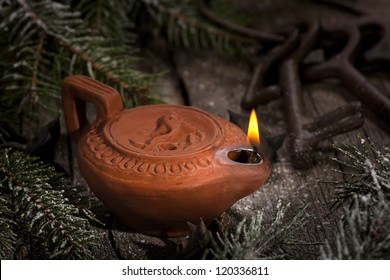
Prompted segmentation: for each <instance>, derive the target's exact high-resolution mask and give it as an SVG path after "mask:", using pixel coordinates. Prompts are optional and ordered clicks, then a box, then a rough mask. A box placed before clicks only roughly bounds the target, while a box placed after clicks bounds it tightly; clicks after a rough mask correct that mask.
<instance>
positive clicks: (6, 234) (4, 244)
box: [0, 184, 16, 260]
mask: <svg viewBox="0 0 390 280" xmlns="http://www.w3.org/2000/svg"><path fill="white" fill-rule="evenodd" d="M1 186H2V185H1V184H0V191H1V192H3V190H2V189H1ZM14 224H15V223H14V221H13V220H12V211H11V209H10V208H9V207H8V203H7V201H6V199H4V198H3V196H2V195H1V196H0V259H1V260H4V259H6V258H7V257H8V255H10V254H11V253H12V252H13V251H14V244H15V240H16V234H15V233H14V232H13V230H12V228H11V226H13V225H14Z"/></svg>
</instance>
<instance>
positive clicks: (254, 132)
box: [247, 109, 260, 147]
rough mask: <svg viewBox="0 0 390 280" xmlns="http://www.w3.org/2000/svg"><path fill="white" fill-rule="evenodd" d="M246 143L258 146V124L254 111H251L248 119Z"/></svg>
mask: <svg viewBox="0 0 390 280" xmlns="http://www.w3.org/2000/svg"><path fill="white" fill-rule="evenodd" d="M247 135H248V142H249V143H250V144H251V145H252V146H255V147H258V146H259V145H260V132H259V123H258V121H257V116H256V111H255V109H252V112H251V115H250V117H249V125H248V133H247Z"/></svg>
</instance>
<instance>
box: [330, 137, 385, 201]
mask: <svg viewBox="0 0 390 280" xmlns="http://www.w3.org/2000/svg"><path fill="white" fill-rule="evenodd" d="M359 139H360V146H361V147H356V146H354V145H344V146H342V147H337V150H338V151H339V152H340V157H339V158H334V159H333V160H334V161H336V162H337V163H339V164H340V166H341V171H339V170H335V171H336V172H341V174H342V175H343V177H344V178H343V181H341V182H335V183H334V184H335V198H334V203H333V207H339V206H341V205H343V204H344V203H346V202H347V201H351V202H352V203H354V202H355V201H356V200H354V199H353V197H355V196H356V195H357V196H366V195H370V196H371V197H372V199H371V201H372V202H373V203H376V202H377V201H379V200H380V199H385V200H390V148H389V146H386V145H385V146H383V150H382V151H381V150H380V149H379V148H378V147H376V146H375V144H374V143H373V142H372V141H371V140H370V139H369V138H368V139H363V138H361V137H359ZM341 156H344V157H345V159H341Z"/></svg>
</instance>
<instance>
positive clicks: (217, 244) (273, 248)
mask: <svg viewBox="0 0 390 280" xmlns="http://www.w3.org/2000/svg"><path fill="white" fill-rule="evenodd" d="M289 208H290V204H288V205H287V206H282V204H281V202H280V201H279V202H278V204H277V209H276V211H277V212H276V216H275V218H274V220H273V221H272V223H271V224H265V223H264V221H263V214H264V213H263V212H258V213H257V214H256V215H255V216H254V218H252V219H251V220H250V221H249V224H248V222H247V220H243V221H241V222H240V223H239V224H238V225H237V228H236V229H235V231H234V232H233V233H232V234H225V235H224V236H220V235H217V237H216V238H212V239H211V242H212V243H211V244H212V245H211V248H209V249H208V250H206V252H205V255H204V258H206V257H208V256H211V257H212V258H213V259H259V258H260V259H261V258H285V257H286V256H285V251H284V249H283V246H286V245H289V244H292V243H293V240H292V236H293V234H294V233H295V232H296V230H298V229H299V228H301V227H302V226H304V224H305V223H306V222H307V219H306V218H307V216H306V214H305V209H303V210H301V211H300V212H299V213H298V214H297V215H295V216H294V217H293V218H292V219H291V220H290V221H286V220H287V218H286V213H287V212H288V211H287V210H288V209H289Z"/></svg>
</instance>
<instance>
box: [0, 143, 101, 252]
mask: <svg viewBox="0 0 390 280" xmlns="http://www.w3.org/2000/svg"><path fill="white" fill-rule="evenodd" d="M66 188H67V186H66V185H64V183H63V181H62V179H61V177H60V176H59V175H58V174H57V173H55V172H54V169H53V168H51V167H50V166H47V165H43V164H41V163H40V162H38V161H37V158H34V157H31V156H29V155H27V154H24V153H22V152H19V151H15V152H12V151H11V150H9V149H2V150H1V151H0V191H1V192H0V194H1V198H2V199H1V202H2V204H4V205H3V206H2V208H5V209H6V211H7V212H8V213H9V212H10V211H11V212H12V214H13V215H12V216H13V221H14V222H15V223H16V224H17V231H13V232H14V233H13V234H10V233H9V234H8V236H9V238H8V243H4V242H2V243H1V244H5V245H4V246H1V247H0V252H1V254H5V252H6V251H7V250H10V249H11V247H10V244H13V242H14V239H13V237H14V236H16V235H17V236H23V235H25V234H29V235H30V236H31V237H32V239H33V241H34V240H35V241H37V244H44V247H42V248H41V249H42V252H45V253H47V254H48V256H47V257H50V258H61V259H64V258H65V259H91V258H93V256H92V253H91V246H92V245H93V242H94V241H95V240H96V237H97V233H96V232H95V231H94V230H93V229H92V227H91V225H90V223H89V220H88V219H86V218H83V217H81V216H80V211H79V209H78V208H77V207H75V206H74V205H73V204H71V203H70V202H69V200H68V199H67V198H65V197H64V191H65V189H66ZM7 212H4V213H5V214H2V215H1V219H2V221H5V222H7V220H8V221H10V220H11V217H9V215H7V214H6V213H7ZM10 224H12V223H10ZM41 241H43V242H42V243H41ZM42 246H43V245H42Z"/></svg>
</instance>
